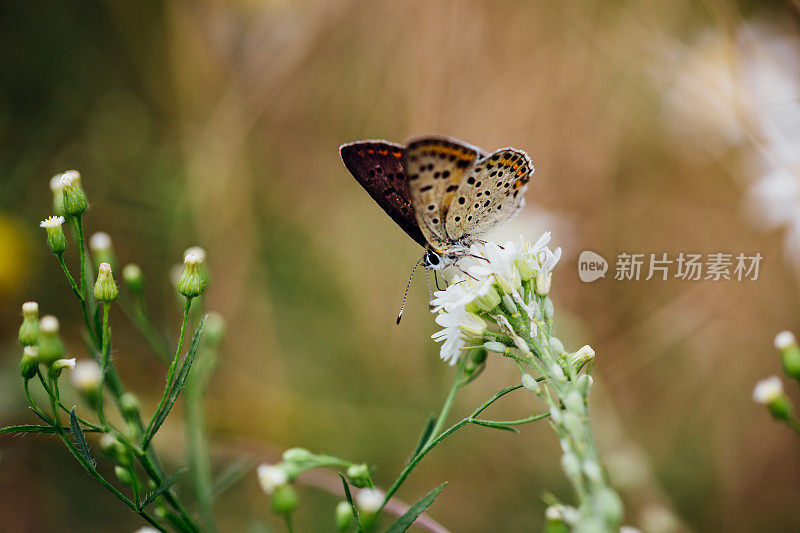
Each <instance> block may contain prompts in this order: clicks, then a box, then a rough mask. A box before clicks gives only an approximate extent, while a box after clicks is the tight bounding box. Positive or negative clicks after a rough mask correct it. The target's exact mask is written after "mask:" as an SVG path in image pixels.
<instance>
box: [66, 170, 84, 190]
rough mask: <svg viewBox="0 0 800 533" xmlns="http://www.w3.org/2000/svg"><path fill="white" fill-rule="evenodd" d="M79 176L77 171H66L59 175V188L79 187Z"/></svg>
mask: <svg viewBox="0 0 800 533" xmlns="http://www.w3.org/2000/svg"><path fill="white" fill-rule="evenodd" d="M80 186H81V175H80V173H79V172H78V171H77V170H68V171H66V172H64V173H63V174H61V188H62V189H66V188H69V187H80Z"/></svg>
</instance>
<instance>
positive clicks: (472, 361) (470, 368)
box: [464, 348, 487, 377]
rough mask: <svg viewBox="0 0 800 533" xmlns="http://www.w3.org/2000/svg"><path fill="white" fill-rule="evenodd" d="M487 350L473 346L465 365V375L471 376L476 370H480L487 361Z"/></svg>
mask: <svg viewBox="0 0 800 533" xmlns="http://www.w3.org/2000/svg"><path fill="white" fill-rule="evenodd" d="M486 355H487V354H486V350H484V349H483V348H473V349H472V350H469V356H468V359H467V361H466V364H465V365H464V375H465V376H466V377H471V376H472V375H473V374H475V372H477V371H478V370H480V369H481V368H482V367H483V366H484V364H485V363H486Z"/></svg>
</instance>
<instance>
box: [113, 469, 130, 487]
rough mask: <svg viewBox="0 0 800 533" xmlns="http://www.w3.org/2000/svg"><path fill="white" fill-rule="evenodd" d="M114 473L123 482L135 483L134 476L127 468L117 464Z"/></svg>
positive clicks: (126, 483)
mask: <svg viewBox="0 0 800 533" xmlns="http://www.w3.org/2000/svg"><path fill="white" fill-rule="evenodd" d="M114 474H116V476H117V479H119V480H120V481H121V482H122V483H123V484H125V485H133V476H132V475H131V472H130V470H128V469H127V468H125V467H122V466H119V465H117V466H115V467H114Z"/></svg>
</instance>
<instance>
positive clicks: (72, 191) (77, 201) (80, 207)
mask: <svg viewBox="0 0 800 533" xmlns="http://www.w3.org/2000/svg"><path fill="white" fill-rule="evenodd" d="M61 189H62V191H63V193H64V212H65V213H66V214H68V215H70V216H80V215H82V214H83V213H84V212H85V211H86V208H87V207H88V205H89V202H88V200H87V199H86V193H85V192H83V187H81V175H80V174H79V173H78V171H77V170H68V171H67V172H64V173H63V174H61Z"/></svg>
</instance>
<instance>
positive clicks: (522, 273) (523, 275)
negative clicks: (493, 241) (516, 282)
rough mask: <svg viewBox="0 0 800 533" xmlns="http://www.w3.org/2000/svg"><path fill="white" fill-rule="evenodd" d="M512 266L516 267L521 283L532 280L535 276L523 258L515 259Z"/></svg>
mask: <svg viewBox="0 0 800 533" xmlns="http://www.w3.org/2000/svg"><path fill="white" fill-rule="evenodd" d="M514 266H515V267H517V272H518V273H519V279H520V280H521V281H523V282H525V281H530V280H532V279H533V277H534V276H535V275H536V272H535V271H534V270H533V268H531V264H530V263H529V262H528V261H526V258H525V257H518V258H517V259H515V260H514Z"/></svg>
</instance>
